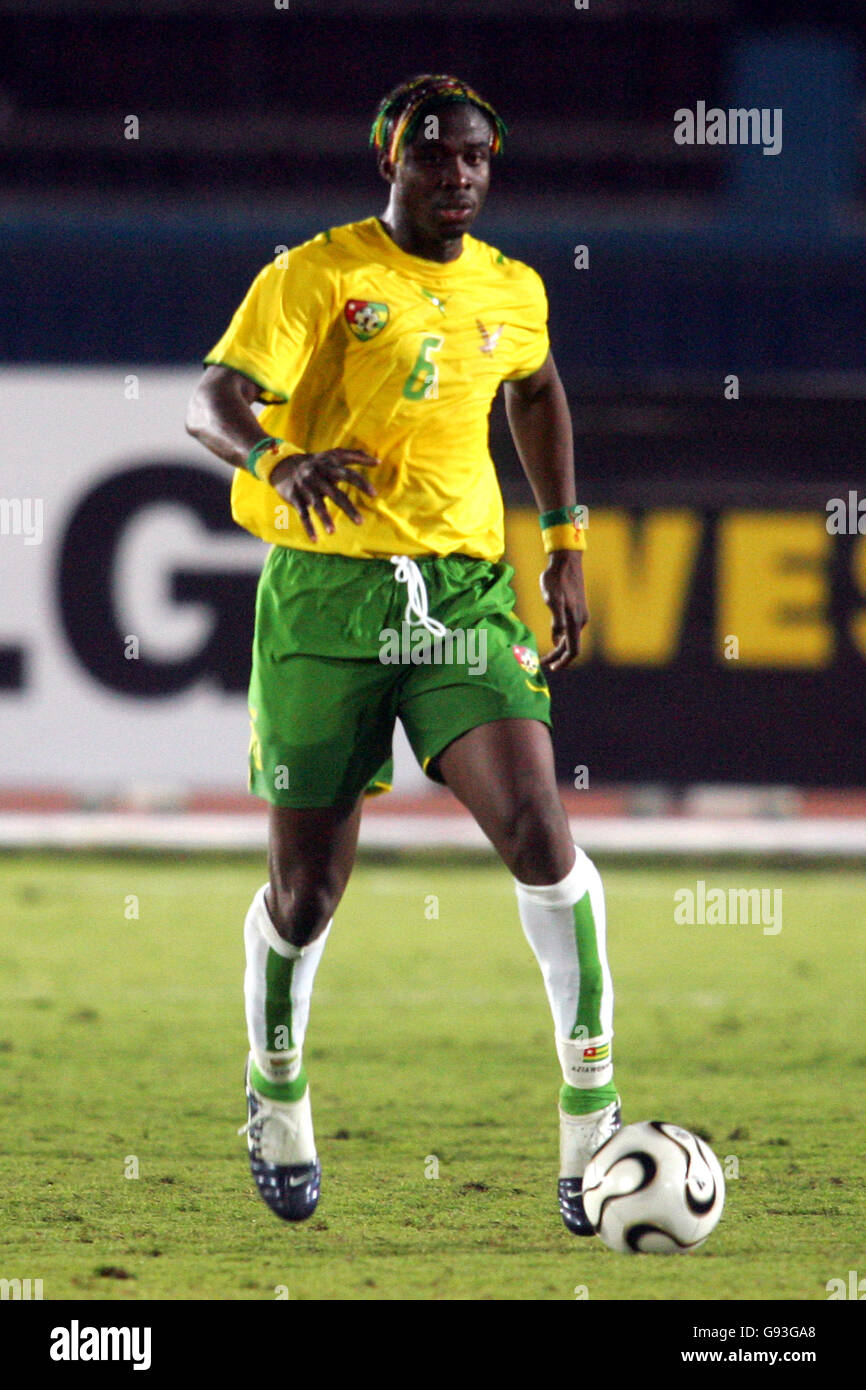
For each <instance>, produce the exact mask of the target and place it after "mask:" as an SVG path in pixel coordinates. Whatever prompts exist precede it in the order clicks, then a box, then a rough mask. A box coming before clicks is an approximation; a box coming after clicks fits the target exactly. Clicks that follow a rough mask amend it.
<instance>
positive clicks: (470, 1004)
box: [0, 855, 866, 1300]
mask: <svg viewBox="0 0 866 1390" xmlns="http://www.w3.org/2000/svg"><path fill="white" fill-rule="evenodd" d="M600 867H601V868H602V870H603V873H604V878H605V885H606V890H607V900H608V915H609V931H610V946H609V949H610V959H611V965H612V969H613V972H614V979H615V983H616V989H617V1003H616V1020H615V1022H616V1044H615V1057H616V1063H617V1071H616V1077H617V1081H618V1084H619V1088H620V1090H621V1093H622V1097H623V1104H624V1112H625V1120H626V1121H627V1122H628V1121H632V1120H638V1119H670V1120H674V1121H676V1122H678V1123H680V1124H683V1125H685V1126H686V1127H688V1128H691V1129H696V1130H698V1131H699V1132H701V1133H702V1134H703V1135H705V1137H707V1138H708V1139H709V1140H710V1142H711V1143H712V1145H713V1147H714V1149H715V1151H716V1153H717V1154H718V1156H719V1158H720V1160H721V1161H722V1164H723V1166H724V1167H725V1168H726V1171H727V1173H728V1184H727V1188H728V1197H727V1205H726V1209H725V1215H724V1217H723V1219H722V1222H721V1225H720V1226H719V1227H718V1229H717V1230H716V1232H715V1233H714V1235H713V1236H712V1237H711V1238H710V1240H709V1242H708V1243H707V1245H705V1246H704V1247H703V1248H702V1249H701V1250H699V1251H696V1252H694V1253H692V1254H690V1255H686V1256H676V1257H672V1258H662V1257H651V1256H642V1257H638V1258H630V1257H626V1256H620V1255H615V1254H613V1253H611V1252H610V1251H608V1250H606V1249H605V1248H604V1247H603V1246H602V1245H601V1243H600V1242H599V1241H598V1240H588V1241H587V1240H583V1241H582V1240H576V1239H575V1238H574V1237H571V1236H569V1235H568V1233H567V1232H566V1231H565V1229H564V1228H563V1227H562V1225H561V1222H560V1219H559V1215H558V1212H557V1209H556V1171H557V1120H556V1096H557V1089H558V1084H559V1076H558V1068H557V1064H556V1058H555V1053H554V1050H553V1038H552V1026H551V1023H550V1019H549V1014H548V1010H547V1001H546V999H545V997H544V993H543V988H542V985H541V980H540V977H539V975H538V971H537V967H536V965H535V962H534V960H533V958H532V956H531V954H530V951H529V948H528V946H527V944H526V942H525V939H524V937H523V933H522V931H521V929H520V926H519V922H518V919H517V913H516V906H515V899H514V892H513V886H512V884H511V881H510V878H509V876H508V874H507V873H506V871H505V870H504V869H502V868H500V867H499V866H498V865H497V864H495V863H493V862H486V863H484V864H478V865H472V864H466V863H462V864H461V863H447V862H443V861H439V860H424V859H415V860H407V859H401V860H397V861H395V862H393V863H382V862H378V861H372V862H371V861H366V862H362V863H361V864H360V865H359V866H358V868H357V870H356V872H355V875H354V877H353V879H352V882H351V884H350V886H349V891H348V893H347V895H346V898H345V900H344V903H343V904H342V906H341V909H340V911H339V914H338V917H337V921H336V924H335V928H334V931H333V932H332V937H331V940H330V942H329V944H328V949H327V952H326V954H325V957H324V960H323V963H322V966H321V968H320V971H319V976H318V981H317V989H316V994H315V996H314V1000H313V1011H312V1019H311V1025H310V1029H309V1033H308V1036H307V1048H306V1057H307V1066H308V1071H309V1074H310V1079H311V1086H312V1096H313V1113H314V1117H315V1121H316V1131H317V1138H318V1143H319V1150H320V1155H321V1158H322V1162H323V1167H324V1180H323V1188H322V1200H321V1203H320V1206H319V1209H318V1211H317V1213H316V1215H315V1216H314V1217H313V1218H312V1220H310V1221H309V1222H307V1223H306V1224H305V1225H303V1226H298V1227H291V1226H285V1225H283V1224H282V1223H281V1222H279V1221H278V1220H277V1219H276V1218H275V1217H273V1216H272V1215H271V1213H270V1212H269V1211H268V1210H267V1208H266V1207H265V1206H264V1205H263V1204H262V1203H261V1202H260V1201H259V1199H258V1197H257V1196H256V1195H255V1192H254V1189H253V1186H252V1182H251V1179H250V1176H249V1170H248V1167H247V1160H246V1147H245V1140H244V1139H242V1138H239V1137H237V1135H236V1129H237V1127H238V1126H239V1125H241V1124H242V1123H243V1122H244V1120H245V1118H246V1112H245V1106H244V1103H243V1092H242V1072H243V1064H244V1057H245V1032H244V1024H243V1004H242V996H241V975H242V945H241V926H242V922H243V918H244V914H245V911H246V908H247V905H248V903H249V900H250V898H251V896H252V894H253V892H254V890H255V889H256V887H257V886H258V885H259V883H260V882H261V881H262V877H263V874H262V861H258V860H253V859H250V858H239V859H236V860H227V859H208V858H185V857H184V856H181V855H171V856H166V857H165V858H164V859H159V858H156V857H149V858H147V857H140V858H137V857H134V856H130V857H96V856H94V857H88V856H77V857H72V856H69V857H67V856H62V855H54V856H51V855H20V856H19V855H8V856H5V857H4V858H2V859H0V904H2V906H0V958H2V970H0V978H2V986H0V989H2V1018H0V1067H2V1087H0V1093H2V1094H0V1098H2V1110H0V1114H2V1133H0V1155H2V1156H0V1169H2V1190H3V1196H4V1203H3V1205H4V1209H5V1220H4V1222H3V1224H2V1234H0V1276H3V1277H5V1278H15V1277H18V1278H31V1279H39V1278H41V1279H42V1280H43V1288H44V1297H45V1298H46V1299H67V1298H73V1299H80V1298H83V1299H95V1300H103V1299H122V1300H140V1299H175V1298H192V1299H269V1300H271V1299H275V1298H280V1297H284V1298H285V1297H288V1298H290V1299H294V1300H297V1299H308V1300H321V1299H353V1300H354V1299H374V1300H391V1299H522V1300H523V1299H526V1300H545V1299H556V1300H559V1299H565V1300H572V1299H574V1298H575V1297H588V1298H589V1299H591V1300H614V1299H654V1300H680V1299H737V1300H739V1299H747V1300H752V1299H754V1300H760V1299H770V1298H782V1299H793V1300H826V1298H827V1292H826V1285H827V1281H828V1280H830V1279H832V1278H842V1279H845V1280H846V1281H847V1279H848V1271H849V1270H859V1272H860V1274H861V1275H862V1274H866V1258H864V1244H863V1231H864V1228H866V1219H864V1218H866V1200H864V1193H863V1181H862V1160H863V1114H864V1089H866V1088H864V1081H866V1028H864V1011H863V997H864V990H863V973H864V972H863V950H862V920H863V909H864V897H866V886H864V878H863V875H862V874H860V873H856V872H853V871H848V870H843V869H838V870H829V869H825V870H797V869H779V868H772V867H769V866H767V867H764V868H761V867H755V866H752V867H749V868H746V867H741V868H736V867H734V868H730V867H726V868H719V869H708V868H704V869H700V868H698V869H696V868H695V866H694V865H691V866H688V867H676V866H672V867H664V868H646V867H609V868H605V865H604V863H603V862H602V863H601V864H600ZM697 878H704V879H705V880H706V882H707V884H708V886H722V887H730V886H736V887H745V888H748V887H768V888H781V889H782V890H783V908H784V917H783V927H782V930H781V932H779V933H778V934H777V935H767V934H764V932H763V931H762V929H761V927H760V926H759V925H755V926H677V925H675V923H674V896H673V895H674V892H675V891H676V890H677V889H678V888H682V887H690V886H691V887H694V885H695V882H696V879H697ZM136 913H137V916H136ZM437 1172H438V1176H436V1173H437ZM136 1174H137V1176H136Z"/></svg>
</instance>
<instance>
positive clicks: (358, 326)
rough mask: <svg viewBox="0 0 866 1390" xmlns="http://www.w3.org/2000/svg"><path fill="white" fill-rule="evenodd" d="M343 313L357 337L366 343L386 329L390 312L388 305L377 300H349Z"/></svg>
mask: <svg viewBox="0 0 866 1390" xmlns="http://www.w3.org/2000/svg"><path fill="white" fill-rule="evenodd" d="M343 313H344V314H345V316H346V322H347V324H348V325H349V327H350V328H351V330H352V332H353V333H354V335H355V337H356V338H360V340H361V342H362V343H366V342H367V340H368V339H369V338H375V336H376V334H377V333H380V332H381V331H382V329H383V328H384V327H385V324H386V323H387V322H388V318H389V315H390V310H389V309H388V305H387V304H380V303H378V302H377V301H376V300H375V299H347V300H346V307H345V309H344V310H343Z"/></svg>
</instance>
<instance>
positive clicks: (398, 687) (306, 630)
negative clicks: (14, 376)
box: [249, 546, 550, 808]
mask: <svg viewBox="0 0 866 1390" xmlns="http://www.w3.org/2000/svg"><path fill="white" fill-rule="evenodd" d="M416 564H417V566H418V570H419V572H420V574H421V576H422V578H423V580H424V584H425V587H426V591H427V601H428V605H429V607H428V611H429V614H430V616H431V618H435V619H438V620H439V622H441V623H443V624H444V625H445V627H446V628H447V629H448V632H447V634H446V635H445V636H440V637H434V636H431V634H430V633H429V632H427V631H425V630H424V629H423V628H419V627H418V626H417V619H416V621H415V623H412V624H409V623H407V622H406V607H407V600H408V597H409V595H408V591H407V584H406V583H404V582H400V581H398V580H397V578H396V574H395V566H394V565H393V564H392V563H391V562H390V561H389V560H359V559H353V558H350V557H349V556H344V555H317V554H315V553H313V552H309V551H304V550H292V549H289V548H288V547H286V546H274V547H273V549H272V550H271V551H270V554H269V555H268V558H267V560H266V561H265V566H264V569H263V570H262V575H261V579H260V581H259V587H258V596H257V600H256V628H255V638H254V641H253V665H252V674H251V677H250V700H249V703H250V723H251V739H250V790H251V791H252V792H254V793H255V794H256V795H257V796H261V797H263V798H264V799H265V801H269V802H270V803H271V804H272V805H275V806H294V807H298V808H302V807H315V806H338V805H347V804H354V802H355V801H356V800H357V798H358V797H359V796H360V794H361V793H362V792H363V791H365V790H366V791H367V792H368V793H373V792H376V791H388V790H389V789H390V785H391V778H392V763H391V740H392V737H393V733H394V721H395V720H396V719H399V720H400V721H401V723H402V724H403V727H404V729H405V731H406V734H407V736H408V739H409V742H410V744H411V746H412V749H413V751H414V753H415V756H416V757H417V759H418V761H419V763H420V764H421V766H422V768H423V769H424V771H425V772H426V773H427V774H428V776H430V777H431V778H433V779H434V780H435V781H441V780H442V778H441V777H440V776H439V774H438V771H437V768H436V765H435V759H436V758H437V756H438V754H440V753H441V752H442V751H443V749H444V748H446V747H447V746H448V744H449V743H452V742H453V740H454V739H456V738H459V737H460V735H461V734H465V733H467V732H468V730H469V729H474V728H476V727H477V726H478V725H479V724H488V723H490V722H491V721H492V720H494V719H540V720H542V721H543V722H544V723H545V724H549V723H550V694H549V691H548V688H547V682H546V681H545V678H544V675H543V674H542V672H541V671H540V669H539V665H538V656H537V653H536V650H535V639H534V637H533V635H532V633H531V632H530V630H529V628H527V627H525V626H524V624H523V623H521V622H520V620H519V619H518V618H517V616H516V615H515V613H514V611H513V610H514V593H513V591H512V589H511V584H510V580H511V577H512V575H513V573H514V571H513V570H512V568H511V566H510V565H506V564H504V563H498V564H492V563H490V562H489V561H487V560H474V559H471V558H470V557H469V556H466V555H448V556H444V557H437V556H434V557H422V558H420V559H418V560H417V561H416Z"/></svg>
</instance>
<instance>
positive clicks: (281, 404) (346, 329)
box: [205, 217, 549, 560]
mask: <svg viewBox="0 0 866 1390" xmlns="http://www.w3.org/2000/svg"><path fill="white" fill-rule="evenodd" d="M548 350H549V343H548V336H547V298H546V295H545V291H544V286H543V284H542V282H541V279H540V278H539V276H538V275H537V274H536V272H535V271H534V270H532V269H530V267H529V266H527V265H524V264H522V263H521V262H520V261H516V260H511V259H509V258H508V257H506V256H503V255H502V254H501V252H499V251H497V250H496V249H495V248H494V247H492V246H488V245H487V244H486V243H485V242H482V241H477V240H476V239H475V238H474V237H471V236H468V235H466V236H464V238H463V250H462V253H461V255H460V256H459V257H458V258H457V259H456V260H453V261H448V262H440V261H430V260H426V259H424V258H422V257H420V256H413V255H410V254H409V253H408V252H406V251H403V250H401V248H400V247H399V246H398V245H397V244H396V242H394V241H393V240H392V238H391V237H390V236H389V234H388V233H387V232H386V231H385V229H384V227H383V226H382V224H381V222H380V221H379V219H378V218H377V217H368V218H366V219H365V220H363V221H361V222H353V223H350V224H349V225H347V226H343V227H335V228H332V229H331V230H330V231H326V232H321V233H320V234H319V235H318V236H316V237H314V238H313V239H312V240H311V241H307V242H304V243H303V245H300V246H296V247H293V248H292V249H291V250H289V251H286V252H284V253H283V254H282V255H280V256H277V258H276V260H275V261H273V262H272V263H271V264H269V265H267V266H265V268H264V269H263V270H262V271H261V272H260V273H259V275H258V276H257V277H256V279H255V280H254V281H253V284H252V286H251V287H250V290H249V292H248V294H247V296H246V298H245V299H244V301H243V303H242V304H241V305H240V307H239V309H238V310H237V312H236V314H235V316H234V318H233V319H232V321H231V324H230V325H229V327H228V329H227V330H226V332H225V333H224V334H223V336H222V338H220V340H219V342H218V343H217V344H216V346H215V347H214V349H213V351H212V352H210V353H209V354H208V356H207V358H206V359H205V362H206V363H207V364H210V363H216V364H219V365H221V366H225V367H232V368H234V369H235V370H236V371H238V372H241V373H243V375H244V376H247V377H250V378H251V379H252V380H253V381H255V382H256V383H257V384H258V386H259V387H260V389H261V391H262V397H263V400H264V401H265V402H267V404H266V405H265V408H264V409H263V411H262V413H261V415H260V417H259V420H260V424H261V426H262V428H263V429H264V430H265V431H267V433H268V434H272V435H275V436H277V437H278V438H281V439H285V440H288V441H289V442H290V443H292V444H293V445H295V446H297V449H298V452H299V453H305V454H309V453H318V452H321V451H323V450H325V449H336V448H343V449H362V450H364V451H365V452H366V453H368V454H371V455H372V456H373V457H374V458H376V459H378V460H379V462H378V463H377V464H376V465H375V467H368V468H359V471H360V472H363V473H364V475H365V476H366V477H368V478H369V480H370V481H371V483H372V484H373V486H374V487H375V489H376V493H377V495H376V497H375V498H371V497H367V496H366V494H365V493H363V492H361V491H360V489H359V488H357V487H352V486H350V485H346V484H342V483H341V484H340V486H341V488H344V489H345V491H346V492H347V494H348V495H349V496H350V497H351V498H352V501H353V502H354V503H355V505H356V506H357V508H358V510H359V511H360V512H361V513H362V515H363V517H364V521H363V524H362V525H361V526H358V525H356V524H355V523H354V522H352V521H350V520H349V518H348V517H347V516H345V514H344V513H343V512H341V511H340V510H339V509H338V508H336V507H334V505H333V504H332V503H331V504H328V509H329V512H330V514H331V515H332V516H333V518H334V524H335V526H336V530H335V532H334V534H333V535H326V534H324V532H323V531H322V528H321V524H320V523H318V522H317V521H316V520H315V518H314V525H315V526H316V530H317V533H318V536H319V539H318V541H311V540H310V539H309V537H308V536H307V535H306V533H305V531H304V529H303V527H302V526H301V523H300V519H299V517H298V515H297V513H296V512H295V510H294V508H293V507H291V506H289V505H288V504H287V503H285V502H284V501H283V499H282V498H281V497H280V496H279V494H278V493H277V492H276V491H275V490H274V489H273V488H272V487H270V485H269V484H267V483H262V482H260V481H259V479H257V478H255V477H253V475H252V474H251V473H250V472H248V471H247V470H246V469H243V468H238V469H236V470H235V478H234V483H233V486H232V513H233V516H234V518H235V520H236V521H237V522H238V523H239V524H240V525H241V526H244V527H246V529H247V530H248V531H252V532H253V534H254V535H257V536H261V537H262V539H263V540H267V541H271V542H274V543H276V544H278V545H286V546H291V547H293V548H295V549H298V550H315V551H319V552H320V553H335V554H340V555H350V556H357V557H367V558H381V557H383V556H391V555H394V554H401V555H449V554H453V553H460V554H464V555H470V556H473V557H475V558H478V559H484V560H498V559H499V558H500V557H501V555H502V552H503V548H504V540H503V506H502V495H501V493H500V490H499V483H498V480H497V477H496V471H495V468H494V466H493V461H492V459H491V457H490V450H489V447H488V417H489V414H490V407H491V405H492V403H493V398H494V396H495V395H496V391H497V389H498V387H499V383H500V382H501V381H503V380H504V381H508V380H516V379H518V378H520V377H524V376H530V375H531V374H532V373H533V372H535V371H537V370H538V368H539V367H540V366H541V365H542V363H543V362H544V360H545V358H546V357H547V354H548Z"/></svg>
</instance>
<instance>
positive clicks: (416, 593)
mask: <svg viewBox="0 0 866 1390" xmlns="http://www.w3.org/2000/svg"><path fill="white" fill-rule="evenodd" d="M391 564H392V565H394V567H395V568H394V579H395V580H396V582H397V583H398V584H405V585H406V593H407V597H408V602H407V604H406V613H405V616H404V622H405V623H407V625H408V626H409V627H423V628H426V629H427V631H428V632H430V633H432V635H433V636H434V637H444V636H445V634H446V633H447V631H448V629H447V627H446V626H445V624H444V623H440V621H439V619H438V618H431V617H430V614H429V613H428V611H427V607H428V599H427V586H426V584H425V583H424V576H423V575H422V573H421V571H420V569H419V568H418V566H417V565H416V563H415V561H414V560H411V559H410V558H409V556H408V555H392V556H391Z"/></svg>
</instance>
